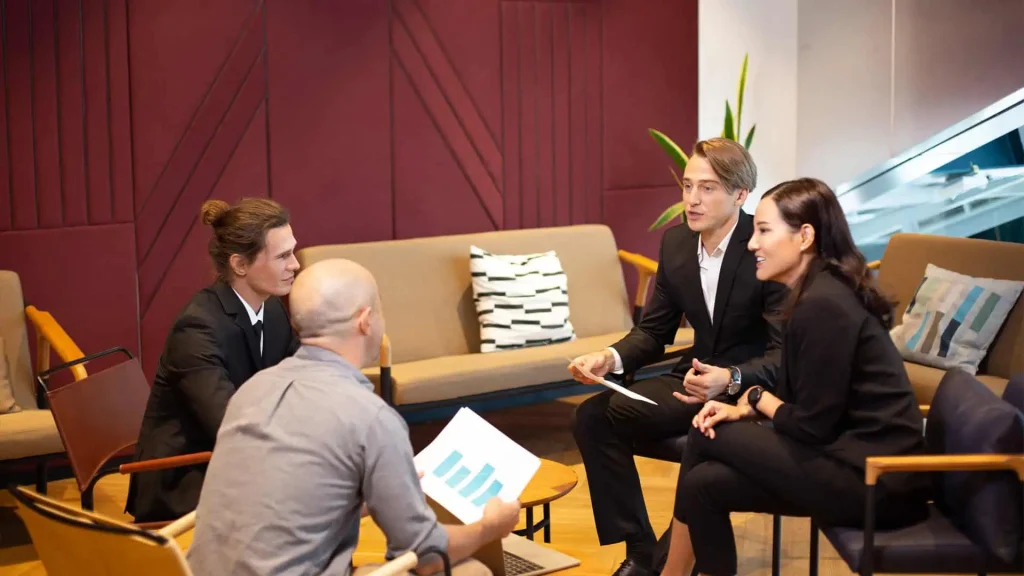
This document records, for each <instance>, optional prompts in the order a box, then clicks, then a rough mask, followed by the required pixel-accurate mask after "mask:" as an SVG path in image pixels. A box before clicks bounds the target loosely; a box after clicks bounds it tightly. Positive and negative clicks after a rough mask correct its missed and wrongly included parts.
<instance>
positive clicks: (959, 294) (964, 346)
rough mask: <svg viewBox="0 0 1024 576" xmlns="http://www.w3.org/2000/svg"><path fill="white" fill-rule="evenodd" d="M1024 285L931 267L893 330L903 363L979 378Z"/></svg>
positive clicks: (930, 265) (891, 333) (894, 340)
mask: <svg viewBox="0 0 1024 576" xmlns="http://www.w3.org/2000/svg"><path fill="white" fill-rule="evenodd" d="M1022 287H1024V282H1016V281H1012V280H995V279H992V278H972V277H971V276H965V275H963V274H958V273H956V272H953V271H951V270H946V269H943V268H939V267H938V266H935V265H934V264H929V265H928V267H927V268H926V269H925V273H924V279H923V280H922V281H921V284H920V285H919V286H918V288H917V293H916V294H915V295H914V298H913V299H912V300H911V301H910V304H908V305H907V310H906V312H904V313H903V323H902V324H900V325H899V326H896V327H895V328H893V329H892V331H891V332H890V335H891V336H892V339H893V342H895V343H896V346H897V347H898V348H899V349H900V353H901V354H902V355H903V358H904V359H905V360H909V361H911V362H916V363H918V364H924V365H925V366H932V367H935V368H942V369H944V370H948V369H950V368H960V369H962V370H964V371H965V372H967V373H969V374H977V373H978V366H979V365H980V364H981V361H982V359H984V358H985V354H986V353H988V347H989V346H990V345H991V344H992V341H993V340H994V339H995V337H996V333H997V332H999V328H1000V327H1001V326H1002V325H1003V322H1005V321H1006V317H1007V315H1008V314H1009V313H1010V310H1011V309H1012V308H1013V305H1014V303H1016V302H1017V297H1018V296H1020V293H1021V288H1022Z"/></svg>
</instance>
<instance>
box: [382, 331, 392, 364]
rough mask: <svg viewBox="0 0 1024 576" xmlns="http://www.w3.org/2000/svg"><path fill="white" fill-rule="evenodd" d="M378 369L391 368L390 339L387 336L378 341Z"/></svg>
mask: <svg viewBox="0 0 1024 576" xmlns="http://www.w3.org/2000/svg"><path fill="white" fill-rule="evenodd" d="M380 367H381V368H390V367H391V339H390V338H388V335H387V334H385V335H384V337H383V338H382V339H381V341H380Z"/></svg>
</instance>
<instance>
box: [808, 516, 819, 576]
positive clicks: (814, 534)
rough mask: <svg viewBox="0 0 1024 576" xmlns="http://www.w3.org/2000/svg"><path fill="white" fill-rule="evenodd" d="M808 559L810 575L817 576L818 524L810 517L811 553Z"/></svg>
mask: <svg viewBox="0 0 1024 576" xmlns="http://www.w3.org/2000/svg"><path fill="white" fill-rule="evenodd" d="M808 557H809V560H810V574H811V576H818V524H817V523H816V522H815V521H814V518H811V553H810V554H809V555H808Z"/></svg>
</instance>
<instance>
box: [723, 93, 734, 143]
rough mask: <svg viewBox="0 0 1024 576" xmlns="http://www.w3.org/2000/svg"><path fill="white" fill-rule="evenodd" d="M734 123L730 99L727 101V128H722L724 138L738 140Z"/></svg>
mask: <svg viewBox="0 0 1024 576" xmlns="http://www.w3.org/2000/svg"><path fill="white" fill-rule="evenodd" d="M733 130H734V129H733V124H732V106H730V105H729V101H728V100H726V101H725V128H723V129H722V138H728V139H729V140H734V141H736V132H734V131H733Z"/></svg>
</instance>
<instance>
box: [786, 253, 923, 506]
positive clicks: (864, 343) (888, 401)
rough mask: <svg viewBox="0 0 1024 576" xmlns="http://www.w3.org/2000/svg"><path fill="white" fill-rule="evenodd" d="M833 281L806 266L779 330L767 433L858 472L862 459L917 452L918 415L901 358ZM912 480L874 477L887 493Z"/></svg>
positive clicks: (853, 297) (862, 309)
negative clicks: (801, 287) (777, 402)
mask: <svg viewBox="0 0 1024 576" xmlns="http://www.w3.org/2000/svg"><path fill="white" fill-rule="evenodd" d="M835 274H836V273H833V272H831V271H828V270H825V269H824V268H823V267H822V266H821V265H820V264H816V265H813V266H812V268H811V270H810V272H809V274H808V278H807V280H806V283H807V287H806V289H805V291H804V293H803V294H802V296H801V297H800V301H799V302H798V303H797V305H796V306H795V307H794V309H793V311H792V315H791V317H790V319H789V321H788V322H787V324H786V329H785V337H784V339H783V345H782V367H781V369H780V374H779V382H778V385H777V387H776V391H775V394H776V395H777V396H778V397H779V399H781V400H782V401H784V402H785V404H783V405H782V406H780V407H779V408H778V410H776V412H775V417H774V419H773V421H774V425H775V429H776V430H777V431H778V432H779V433H780V434H783V435H785V436H788V437H790V438H792V439H793V440H796V441H798V442H801V443H804V444H807V445H810V446H814V447H818V448H820V449H821V450H822V452H824V453H825V454H827V455H829V456H832V457H833V458H835V459H837V460H840V461H842V462H845V463H847V464H849V465H851V466H853V467H855V468H856V469H858V470H861V471H863V469H864V459H865V458H867V457H868V456H887V455H899V454H920V453H924V451H925V441H924V416H923V415H922V413H921V409H920V408H919V407H918V404H917V399H916V398H915V397H914V390H913V388H911V385H910V379H909V378H908V377H907V371H906V368H905V367H904V364H903V358H902V357H901V356H900V353H899V351H898V350H897V349H896V345H895V344H893V342H892V338H890V336H889V331H888V330H887V329H886V327H885V326H884V325H883V324H882V322H881V321H879V320H878V319H876V318H875V317H874V316H872V315H871V314H870V313H869V312H868V310H867V309H866V308H865V307H864V305H863V304H862V303H861V301H860V298H859V297H858V296H857V295H856V293H855V292H854V291H853V289H851V288H850V287H849V286H847V285H846V284H845V283H844V282H843V281H842V280H841V279H840V278H839V277H837V276H836V275H835ZM914 477H915V478H924V479H925V480H927V475H926V474H917V475H915V476H914ZM913 481H914V480H913V478H910V477H907V476H906V475H904V476H901V475H899V474H892V475H889V474H887V475H885V476H882V478H881V483H882V484H883V485H885V484H889V485H890V487H894V486H896V485H899V484H906V483H908V482H913ZM911 487H912V485H910V484H906V485H904V486H902V488H903V489H909V488H911ZM918 488H919V487H918ZM901 491H902V490H901Z"/></svg>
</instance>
